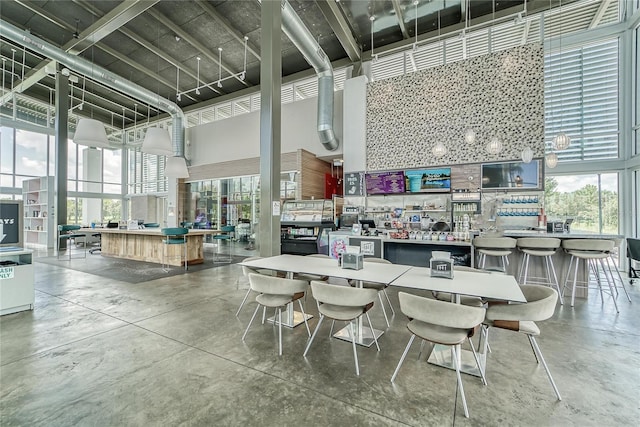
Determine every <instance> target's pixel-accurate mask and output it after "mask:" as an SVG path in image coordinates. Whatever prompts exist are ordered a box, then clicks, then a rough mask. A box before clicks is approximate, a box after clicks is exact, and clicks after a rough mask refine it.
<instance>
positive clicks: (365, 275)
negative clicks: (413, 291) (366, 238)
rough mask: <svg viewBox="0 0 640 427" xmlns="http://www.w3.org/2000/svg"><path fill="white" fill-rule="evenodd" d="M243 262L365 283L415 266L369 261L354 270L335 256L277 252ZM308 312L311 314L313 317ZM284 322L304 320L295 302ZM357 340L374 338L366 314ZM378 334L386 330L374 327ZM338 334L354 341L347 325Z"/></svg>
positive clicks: (389, 279)
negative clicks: (340, 262)
mask: <svg viewBox="0 0 640 427" xmlns="http://www.w3.org/2000/svg"><path fill="white" fill-rule="evenodd" d="M240 265H246V266H247V267H252V268H260V269H267V270H276V271H283V272H286V273H287V278H293V275H294V273H303V274H313V275H316V276H327V277H337V278H341V279H347V280H354V281H355V282H356V286H358V287H362V284H363V282H374V283H384V284H389V283H391V282H393V281H394V280H395V279H397V278H398V277H400V276H401V275H402V274H404V273H405V272H407V271H408V270H409V269H411V266H408V265H401V264H379V263H372V262H368V263H365V264H364V268H362V269H361V270H351V269H347V268H342V267H340V266H339V265H338V261H337V260H335V259H332V258H318V257H307V256H300V255H276V256H273V257H268V258H260V259H257V260H253V261H247V262H244V261H243V262H241V263H240ZM310 317H311V316H310V315H307V318H310ZM285 319H286V320H284V321H283V322H282V324H283V325H284V326H288V327H295V326H297V325H299V324H300V323H302V322H303V318H302V313H299V312H295V311H294V310H293V304H289V305H288V306H287V314H286V316H285ZM356 326H357V327H356V344H359V345H363V346H367V347H370V346H371V345H372V344H373V342H374V339H373V335H372V334H371V329H370V328H368V327H364V326H363V323H362V318H358V319H357V325H356ZM373 331H374V333H375V334H376V338H378V337H379V336H381V335H382V334H383V331H381V330H378V329H374V330H373ZM334 337H336V338H339V339H342V340H345V341H349V342H351V332H350V329H349V328H348V327H345V328H343V329H341V330H339V331H338V332H336V333H335V334H334Z"/></svg>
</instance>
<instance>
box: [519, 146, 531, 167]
mask: <svg viewBox="0 0 640 427" xmlns="http://www.w3.org/2000/svg"><path fill="white" fill-rule="evenodd" d="M520 157H522V161H523V162H525V163H531V161H532V160H533V150H532V149H531V147H529V146H527V147H525V148H524V150H522V152H521V153H520Z"/></svg>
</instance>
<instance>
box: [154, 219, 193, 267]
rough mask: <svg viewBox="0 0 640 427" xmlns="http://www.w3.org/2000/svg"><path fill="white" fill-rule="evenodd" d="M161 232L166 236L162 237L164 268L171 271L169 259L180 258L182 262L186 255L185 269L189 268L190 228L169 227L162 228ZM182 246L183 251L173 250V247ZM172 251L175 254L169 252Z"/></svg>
mask: <svg viewBox="0 0 640 427" xmlns="http://www.w3.org/2000/svg"><path fill="white" fill-rule="evenodd" d="M160 233H161V234H162V236H163V237H164V238H163V239H162V270H164V271H165V272H167V273H168V272H169V271H170V270H169V259H171V258H175V259H180V264H182V258H183V256H184V269H185V271H186V270H187V260H188V258H187V234H188V233H189V230H188V229H186V228H184V227H167V228H162V229H160ZM178 245H180V246H182V248H181V249H182V251H178V250H175V251H172V250H171V248H173V247H177V246H178ZM170 251H172V252H173V254H170V253H169V252H170Z"/></svg>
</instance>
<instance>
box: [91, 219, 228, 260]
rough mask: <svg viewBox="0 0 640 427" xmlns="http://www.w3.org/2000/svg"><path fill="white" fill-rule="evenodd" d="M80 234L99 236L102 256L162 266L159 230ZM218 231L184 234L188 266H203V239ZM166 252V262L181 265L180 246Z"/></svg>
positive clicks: (190, 230) (93, 231)
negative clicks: (185, 236) (185, 235)
mask: <svg viewBox="0 0 640 427" xmlns="http://www.w3.org/2000/svg"><path fill="white" fill-rule="evenodd" d="M80 232H82V233H91V234H97V233H100V234H101V236H102V237H101V238H100V247H101V250H100V254H101V255H103V256H107V257H114V258H127V259H133V260H136V261H146V262H155V263H158V264H161V263H162V251H163V243H162V239H163V238H164V236H163V235H162V233H161V232H160V229H159V228H147V229H144V230H119V229H117V228H95V229H94V228H83V229H81V230H80ZM220 232H221V231H220V230H199V229H189V233H188V234H187V264H189V265H193V264H202V263H203V262H204V236H206V235H207V234H219V233H220ZM166 250H167V251H168V252H167V256H168V258H169V259H168V263H169V264H170V265H175V266H180V265H181V262H180V260H179V259H178V256H179V255H180V254H181V253H182V251H183V250H184V248H183V247H182V245H167V248H166ZM183 262H184V261H183Z"/></svg>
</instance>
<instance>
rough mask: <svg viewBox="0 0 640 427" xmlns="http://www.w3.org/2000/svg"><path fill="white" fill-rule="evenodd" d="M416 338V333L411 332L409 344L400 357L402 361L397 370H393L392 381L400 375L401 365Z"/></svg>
mask: <svg viewBox="0 0 640 427" xmlns="http://www.w3.org/2000/svg"><path fill="white" fill-rule="evenodd" d="M415 338H416V334H411V338H409V342H408V343H407V346H406V347H405V348H404V352H403V353H402V357H400V361H399V362H398V366H396V370H395V371H393V375H392V376H391V382H393V381H394V380H395V379H396V377H397V376H398V372H399V371H400V367H401V366H402V364H403V363H404V358H405V357H407V353H408V352H409V349H410V348H411V344H413V340H414V339H415ZM423 342H424V341H423Z"/></svg>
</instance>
